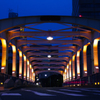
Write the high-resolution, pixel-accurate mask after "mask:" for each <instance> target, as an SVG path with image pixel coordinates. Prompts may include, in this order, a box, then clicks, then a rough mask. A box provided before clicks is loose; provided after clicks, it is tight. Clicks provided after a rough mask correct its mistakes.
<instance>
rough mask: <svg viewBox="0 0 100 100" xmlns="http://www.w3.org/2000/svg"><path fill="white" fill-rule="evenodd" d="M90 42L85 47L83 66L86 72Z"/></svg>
mask: <svg viewBox="0 0 100 100" xmlns="http://www.w3.org/2000/svg"><path fill="white" fill-rule="evenodd" d="M89 44H90V43H88V44H86V45H84V47H83V68H84V72H87V54H86V52H87V46H88V45H89Z"/></svg>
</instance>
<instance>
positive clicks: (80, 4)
mask: <svg viewBox="0 0 100 100" xmlns="http://www.w3.org/2000/svg"><path fill="white" fill-rule="evenodd" d="M72 7H73V8H72V16H79V17H86V18H93V19H100V0H72Z"/></svg>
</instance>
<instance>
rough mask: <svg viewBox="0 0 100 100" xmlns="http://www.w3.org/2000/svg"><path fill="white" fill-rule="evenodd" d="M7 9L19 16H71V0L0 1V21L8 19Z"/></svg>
mask: <svg viewBox="0 0 100 100" xmlns="http://www.w3.org/2000/svg"><path fill="white" fill-rule="evenodd" d="M9 9H12V11H13V12H18V15H19V16H34V15H66V16H71V14H72V0H0V19H4V18H8V12H9Z"/></svg>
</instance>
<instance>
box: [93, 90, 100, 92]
mask: <svg viewBox="0 0 100 100" xmlns="http://www.w3.org/2000/svg"><path fill="white" fill-rule="evenodd" d="M92 91H93V92H100V91H99V90H92Z"/></svg>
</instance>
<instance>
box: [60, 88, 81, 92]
mask: <svg viewBox="0 0 100 100" xmlns="http://www.w3.org/2000/svg"><path fill="white" fill-rule="evenodd" d="M59 90H61V91H70V92H81V91H78V90H68V89H59Z"/></svg>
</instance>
